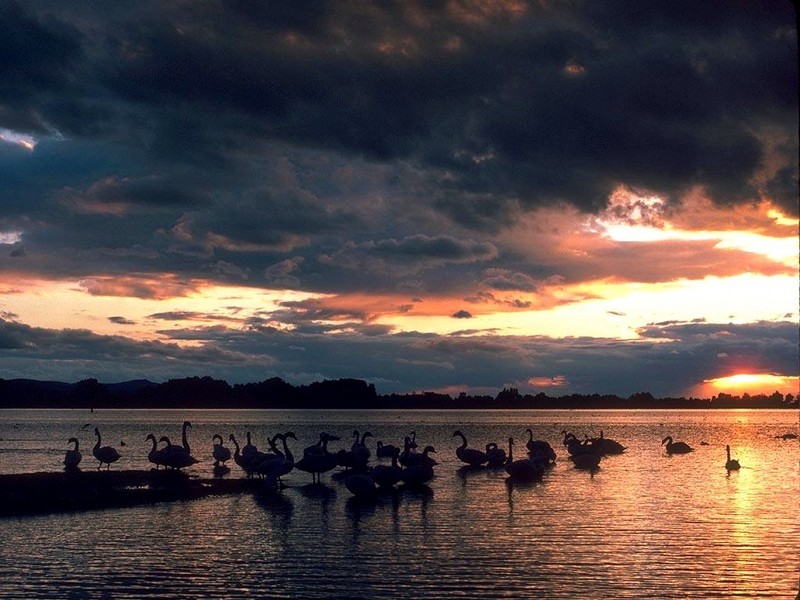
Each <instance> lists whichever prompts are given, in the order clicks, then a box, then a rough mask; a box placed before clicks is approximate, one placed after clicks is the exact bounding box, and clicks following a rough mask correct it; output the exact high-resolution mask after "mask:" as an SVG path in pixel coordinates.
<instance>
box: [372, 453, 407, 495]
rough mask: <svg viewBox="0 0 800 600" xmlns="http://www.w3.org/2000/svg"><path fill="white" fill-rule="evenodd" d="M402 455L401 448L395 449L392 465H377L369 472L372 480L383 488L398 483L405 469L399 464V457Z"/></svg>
mask: <svg viewBox="0 0 800 600" xmlns="http://www.w3.org/2000/svg"><path fill="white" fill-rule="evenodd" d="M399 457H400V448H395V449H394V454H392V464H391V465H375V466H374V467H372V470H371V471H370V472H369V474H370V477H372V480H373V481H374V482H375V483H376V484H377V485H378V487H382V488H390V487H394V486H395V485H397V484H398V483H399V482H400V480H401V479H402V478H403V471H402V469H400V467H399V466H398V465H397V459H398V458H399Z"/></svg>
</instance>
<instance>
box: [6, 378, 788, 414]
mask: <svg viewBox="0 0 800 600" xmlns="http://www.w3.org/2000/svg"><path fill="white" fill-rule="evenodd" d="M797 407H798V402H797V398H796V397H794V396H792V395H791V394H787V395H786V396H784V395H783V394H780V393H778V392H775V393H774V394H771V395H770V396H765V395H757V396H750V395H747V394H745V395H744V396H742V397H739V396H731V395H728V394H720V395H719V396H714V397H712V398H708V399H702V398H688V399H687V398H655V397H653V396H652V395H651V394H649V393H647V392H639V393H636V394H632V395H630V396H628V397H626V398H622V397H619V396H615V395H613V394H612V395H609V394H604V395H603V394H570V395H566V396H559V397H553V396H548V395H546V394H544V393H538V394H536V395H531V394H520V393H519V392H518V391H517V390H516V389H514V388H505V389H503V390H501V391H500V392H498V393H497V395H495V396H470V395H467V394H465V393H462V394H460V395H459V396H457V397H455V398H453V397H452V396H449V395H447V394H440V393H436V392H421V393H416V392H415V393H411V394H389V395H378V394H377V392H376V391H375V386H374V385H372V384H369V383H367V382H365V381H362V380H360V379H336V380H326V381H320V382H314V383H311V384H309V385H300V386H295V385H292V384H290V383H287V382H286V381H284V380H282V379H280V378H278V377H273V378H271V379H267V380H265V381H261V382H257V383H245V384H236V385H233V386H231V385H230V384H228V383H227V382H226V381H223V380H221V379H213V378H211V377H187V378H183V379H170V380H169V381H166V382H164V383H154V382H152V381H148V380H146V379H137V380H132V381H123V382H119V383H100V382H98V381H97V380H96V379H84V380H82V381H78V382H76V383H64V382H60V381H36V380H33V379H9V380H5V379H0V408H312V409H319V408H321V409H337V408H338V409H345V408H357V409H374V408H378V409H380V408H383V409H403V410H417V409H461V410H464V409H487V408H491V409H535V408H539V409H556V408H561V409H584V408H585V409H607V408H608V409H611V408H630V409H634V408H653V409H654V408H683V409H686V408H797Z"/></svg>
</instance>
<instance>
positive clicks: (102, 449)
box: [92, 427, 120, 471]
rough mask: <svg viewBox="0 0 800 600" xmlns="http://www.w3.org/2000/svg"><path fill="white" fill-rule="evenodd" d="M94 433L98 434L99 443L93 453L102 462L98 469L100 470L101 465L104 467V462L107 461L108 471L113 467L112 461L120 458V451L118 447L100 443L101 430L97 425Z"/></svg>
mask: <svg viewBox="0 0 800 600" xmlns="http://www.w3.org/2000/svg"><path fill="white" fill-rule="evenodd" d="M94 434H95V435H96V436H97V443H96V444H95V445H94V448H93V449H92V454H93V455H94V457H95V458H96V459H97V460H99V461H100V464H99V465H97V470H98V471H99V470H100V467H102V466H103V463H105V464H106V471H107V470H108V469H110V468H111V463H113V462H117V461H118V460H119V459H120V453H119V452H117V449H116V448H113V447H111V446H101V445H100V441H101V438H100V430H99V429H98V428H97V427H95V428H94Z"/></svg>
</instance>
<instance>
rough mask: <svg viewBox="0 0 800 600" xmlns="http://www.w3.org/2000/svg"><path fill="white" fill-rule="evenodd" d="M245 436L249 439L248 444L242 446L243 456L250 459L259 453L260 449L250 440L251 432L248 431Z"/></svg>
mask: <svg viewBox="0 0 800 600" xmlns="http://www.w3.org/2000/svg"><path fill="white" fill-rule="evenodd" d="M245 435H246V437H247V443H246V444H245V445H244V446H242V456H246V457H249V456H251V455H253V454H255V453H256V452H258V448H257V447H256V446H255V445H254V444H253V443H252V441H251V440H250V432H249V431H248V432H247V433H246V434H245Z"/></svg>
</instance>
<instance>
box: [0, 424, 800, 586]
mask: <svg viewBox="0 0 800 600" xmlns="http://www.w3.org/2000/svg"><path fill="white" fill-rule="evenodd" d="M184 419H189V420H190V421H191V422H192V428H191V430H190V432H189V440H190V442H191V444H192V451H193V454H194V455H195V456H196V457H197V458H198V459H200V460H201V462H200V463H198V464H197V465H196V466H195V467H193V468H192V469H190V470H189V471H190V472H191V473H193V474H196V475H202V476H208V477H210V476H212V474H213V467H212V459H211V456H210V451H211V436H212V435H213V434H214V433H220V434H222V435H223V437H225V438H226V439H227V437H228V435H229V434H230V433H234V434H236V436H237V437H238V438H240V439H243V438H244V436H245V432H246V431H248V430H249V431H251V432H252V435H253V440H254V442H255V443H256V444H258V445H259V446H260V447H263V448H264V449H266V438H267V436H271V435H272V434H274V433H276V432H278V431H286V430H288V429H291V430H293V431H295V432H296V434H297V436H298V438H300V439H299V441H298V442H296V443H293V444H292V450H293V451H294V452H295V454H296V455H300V454H302V448H303V447H304V446H306V445H310V444H311V443H313V442H315V441H316V439H317V437H318V435H319V432H320V431H322V430H326V431H329V432H331V433H335V434H338V435H340V436H341V437H342V441H341V442H337V443H335V444H332V449H334V450H336V449H338V448H340V447H349V445H350V443H351V441H352V438H351V434H352V431H353V430H354V429H358V430H360V431H362V432H363V431H365V430H367V429H368V430H369V431H371V432H372V433H373V434H374V438H372V440H371V442H370V443H369V444H368V445H370V447H371V448H372V449H373V451H374V448H375V445H374V441H375V440H376V439H381V440H383V441H385V442H387V443H389V442H390V443H395V444H399V443H401V442H402V439H403V437H404V436H405V435H408V434H409V433H410V432H411V431H415V432H416V435H417V440H418V442H420V443H421V445H422V446H424V445H427V444H431V445H433V446H435V447H436V450H437V455H436V457H437V459H438V460H439V461H440V463H441V464H440V465H439V466H438V467H437V471H436V472H437V476H436V478H435V479H434V480H433V481H431V482H430V485H429V486H428V488H427V489H423V490H415V491H403V492H398V493H396V494H394V495H390V496H386V497H384V498H381V499H380V500H379V501H378V502H376V503H368V504H365V503H363V502H359V501H356V500H355V499H354V498H352V496H351V494H350V493H349V492H348V491H347V489H346V488H345V487H344V485H343V484H342V483H341V481H340V480H339V478H338V477H333V476H332V475H331V474H328V475H324V476H323V485H322V486H312V485H310V481H311V477H310V475H308V474H306V473H303V472H300V471H294V472H292V473H291V474H290V475H289V476H287V477H286V478H285V483H286V484H287V485H288V487H287V489H285V490H284V491H283V492H282V493H281V494H280V495H276V496H267V497H263V498H257V497H253V496H250V495H242V496H230V497H216V498H207V499H203V500H199V501H194V502H181V503H171V504H157V505H153V506H143V507H136V508H127V509H115V510H105V511H98V512H87V513H68V514H60V515H52V516H37V517H25V518H12V519H3V520H0V597H2V598H70V597H74V598H147V597H152V598H156V597H158V598H186V597H220V598H254V597H270V598H281V597H286V598H329V597H343V596H344V597H355V598H358V597H363V598H377V597H382V598H400V597H417V598H444V597H448V598H451V597H469V598H554V599H560V598H573V597H574V596H575V595H578V594H580V595H581V596H582V597H586V598H654V597H658V598H733V597H742V598H794V597H795V595H796V594H797V587H798V577H800V559H799V558H798V556H799V555H798V541H797V540H798V539H800V518H798V508H799V506H798V504H800V446H798V442H797V440H794V441H791V440H782V439H776V436H779V435H781V434H783V433H786V432H789V431H793V432H795V433H796V432H798V414H797V412H796V411H687V412H681V411H461V412H458V411H429V412H427V411H420V412H416V413H413V414H407V413H403V412H399V411H370V412H359V411H241V410H236V411H125V410H100V411H96V412H95V413H93V414H91V413H89V412H88V411H78V410H76V411H67V410H65V411H24V410H6V411H0V438H2V439H0V473H22V472H34V471H57V470H60V468H61V460H62V459H63V454H64V451H65V450H66V449H67V444H66V440H67V439H68V438H69V437H72V436H76V437H78V438H79V439H80V440H81V451H82V452H83V454H84V459H83V463H82V465H81V467H82V468H83V469H94V468H96V464H97V463H96V461H94V459H93V458H92V456H91V446H92V445H93V443H94V436H93V434H92V430H93V428H94V427H95V426H97V427H99V428H100V430H101V432H102V434H103V438H104V439H103V443H104V444H107V443H108V444H112V445H115V446H117V448H118V449H119V450H120V452H121V453H122V454H123V457H122V459H121V460H120V461H119V462H118V463H116V464H115V465H114V466H113V467H112V468H114V469H147V468H149V466H150V465H149V464H148V462H147V458H146V455H147V451H148V450H149V445H148V444H147V443H146V442H145V440H144V438H145V436H146V435H147V434H148V433H155V434H156V436H157V437H160V436H161V435H168V436H170V438H171V439H172V440H173V441H176V442H177V441H179V440H180V435H181V423H182V422H183V420H184ZM87 424H90V425H89V426H86V427H84V425H87ZM528 427H530V428H532V429H533V431H534V433H535V435H536V437H537V438H541V439H545V440H547V441H549V442H550V443H551V444H553V446H554V447H555V448H556V451H557V452H558V454H559V458H560V460H559V461H558V462H557V465H556V467H555V468H554V469H553V470H552V471H550V472H548V473H547V474H546V475H545V478H544V480H543V481H542V482H541V483H537V484H533V485H526V486H519V485H517V486H509V485H507V483H506V480H505V473H504V472H502V471H497V472H495V471H487V470H479V471H472V472H466V473H465V472H464V471H463V470H462V469H461V468H460V467H461V464H460V463H459V462H458V460H457V458H456V456H455V448H456V445H457V443H456V440H455V439H453V438H452V433H453V431H454V429H461V430H462V431H463V432H464V433H465V434H466V436H467V438H468V439H469V442H470V446H475V447H482V446H483V445H484V444H486V443H487V442H490V441H495V442H498V443H500V444H501V445H503V446H505V444H506V442H505V441H506V440H507V438H508V437H509V436H513V437H514V438H515V439H517V440H518V441H519V442H520V446H522V445H523V444H524V441H525V440H526V439H527V436H526V435H525V434H524V432H525V429H526V428H528ZM563 429H567V430H570V431H573V432H574V433H575V434H576V435H578V436H579V437H582V436H583V435H584V434H589V435H597V434H599V432H600V430H602V431H603V432H604V435H605V437H611V438H614V439H617V440H619V441H621V442H622V443H623V444H625V445H626V446H627V447H628V449H627V450H626V452H625V454H623V455H621V456H613V457H607V458H605V459H603V461H602V462H601V465H600V466H601V468H600V469H599V470H598V471H596V472H594V473H589V472H585V471H580V470H577V469H575V468H573V467H572V464H571V463H570V462H569V461H568V460H566V452H564V450H563V446H561V444H560V441H561V437H562V436H561V433H560V432H561V431H562V430H563ZM666 435H671V436H673V437H674V438H675V439H676V440H679V439H680V440H684V441H686V442H688V443H690V444H691V445H692V446H694V447H695V452H693V453H691V454H688V455H684V456H671V457H670V456H667V455H666V454H665V453H664V450H663V447H662V446H660V442H661V439H662V438H663V437H664V436H666ZM121 442H125V445H124V446H122V445H121ZM701 442H706V443H707V445H701ZM726 444H730V445H731V447H732V449H733V454H734V457H736V458H738V459H739V461H740V462H741V464H742V469H741V470H740V471H738V472H732V473H730V474H728V473H727V472H726V470H725V468H724V464H725V445H726ZM373 462H374V461H373ZM231 466H232V469H231V472H230V473H229V474H228V475H227V476H228V477H241V476H242V474H241V472H240V471H239V470H238V467H236V466H235V465H231Z"/></svg>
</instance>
